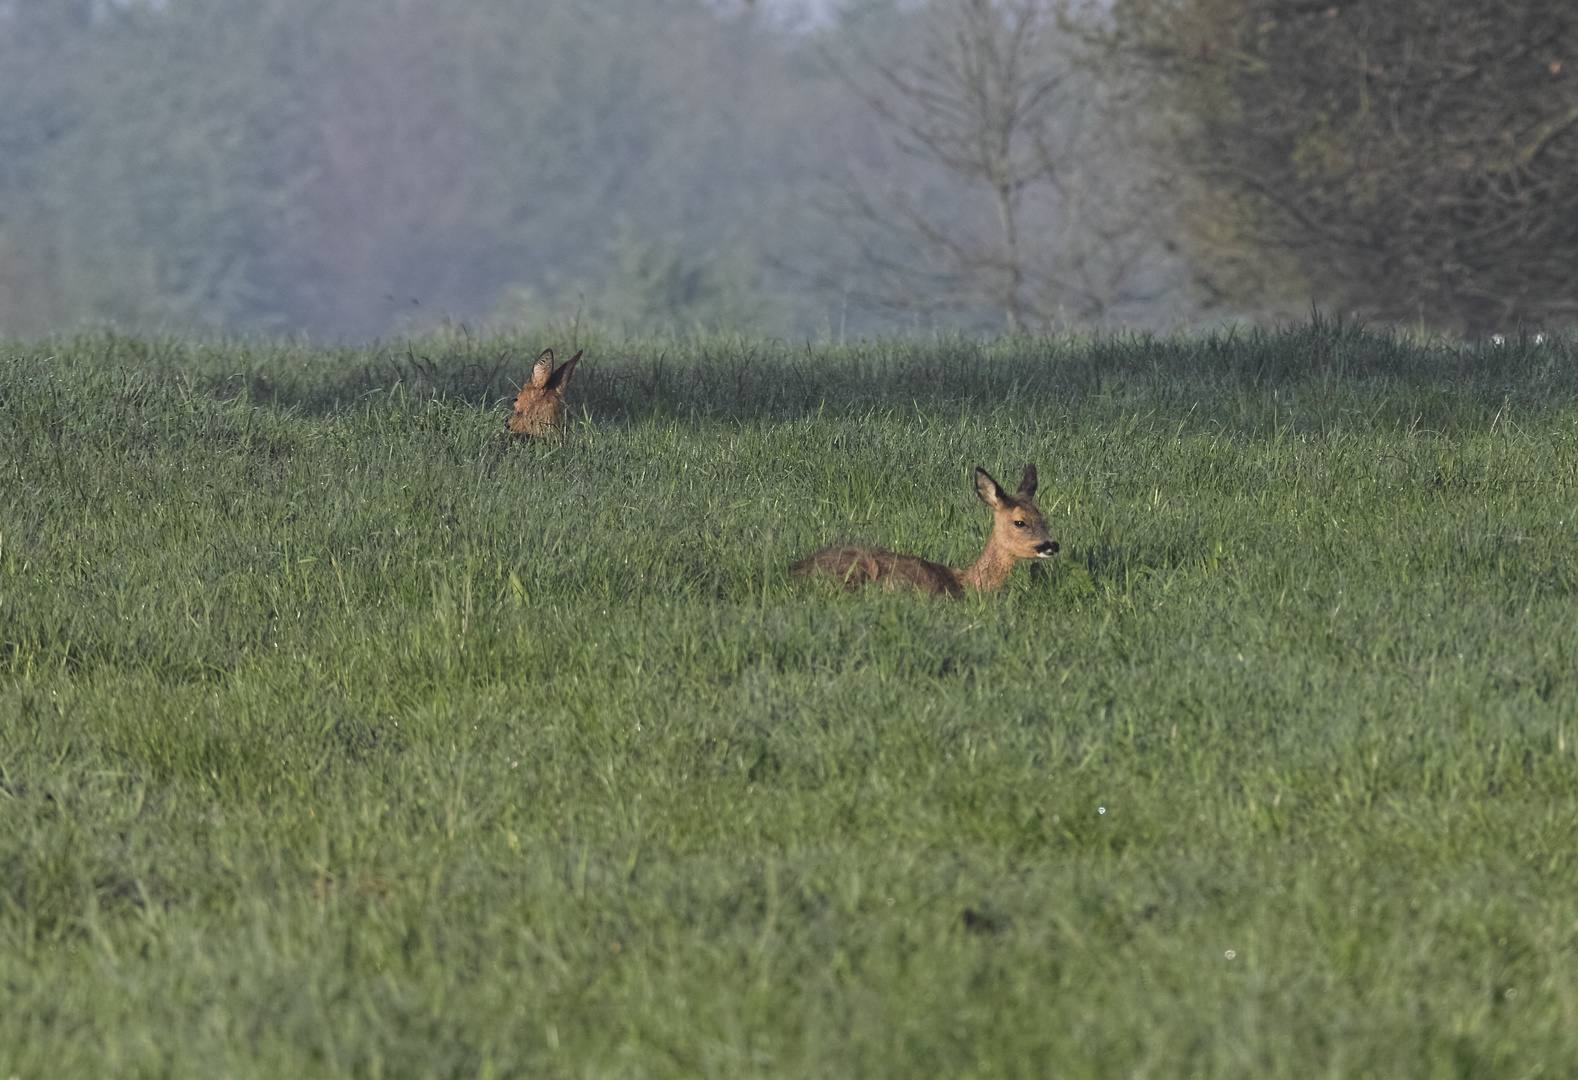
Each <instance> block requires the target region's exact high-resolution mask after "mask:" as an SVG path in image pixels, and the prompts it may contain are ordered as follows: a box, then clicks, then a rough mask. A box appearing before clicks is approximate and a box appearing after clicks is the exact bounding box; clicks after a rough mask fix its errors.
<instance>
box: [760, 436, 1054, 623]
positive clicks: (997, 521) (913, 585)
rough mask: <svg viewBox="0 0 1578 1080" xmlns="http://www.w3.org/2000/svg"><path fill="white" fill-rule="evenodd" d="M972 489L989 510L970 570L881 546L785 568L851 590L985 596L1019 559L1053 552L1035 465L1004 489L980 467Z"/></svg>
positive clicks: (844, 548)
mask: <svg viewBox="0 0 1578 1080" xmlns="http://www.w3.org/2000/svg"><path fill="white" fill-rule="evenodd" d="M975 491H976V494H978V495H979V496H980V497H981V501H982V502H984V503H986V505H987V506H990V507H991V508H992V535H991V536H989V537H988V538H987V540H986V550H984V551H982V552H981V557H980V558H979V559H977V560H976V561H975V564H974V565H973V566H968V567H963V568H960V569H957V570H956V569H953V568H951V567H947V566H943V565H942V564H941V563H934V562H928V561H927V560H925V559H921V558H917V557H916V556H914V555H900V554H897V553H896V552H892V551H887V550H884V549H883V548H872V547H857V546H853V545H840V546H834V547H828V548H823V549H822V550H821V551H818V552H817V553H816V554H814V555H811V556H809V557H807V558H804V559H801V560H800V561H799V562H797V563H795V564H794V565H793V566H791V567H790V568H789V570H790V572H791V573H793V574H794V575H795V576H796V577H798V578H807V577H812V576H819V575H826V576H828V577H831V578H833V579H834V580H836V581H839V582H841V583H842V584H843V586H844V588H846V589H849V590H850V591H851V592H853V591H854V590H855V589H858V588H860V586H862V585H864V584H866V583H867V582H875V583H876V584H878V585H880V586H881V587H882V588H884V589H901V588H910V589H918V590H920V591H921V592H924V593H930V594H931V595H933V596H962V595H963V594H964V590H965V587H966V586H969V587H970V588H973V589H979V590H980V591H982V592H990V591H991V590H993V589H997V588H1001V587H1002V585H1003V583H1004V582H1006V581H1007V580H1008V575H1009V573H1010V571H1012V570H1013V568H1014V563H1015V562H1016V561H1017V560H1019V559H1046V558H1050V557H1051V556H1053V555H1055V554H1056V553H1057V549H1058V546H1057V543H1056V541H1054V540H1053V539H1052V538H1051V536H1050V535H1049V534H1048V533H1047V523H1046V518H1045V517H1043V516H1042V514H1041V511H1040V509H1039V508H1038V507H1037V506H1036V504H1035V502H1034V501H1033V500H1034V498H1035V494H1036V467H1035V466H1034V465H1026V466H1025V473H1024V478H1023V479H1022V480H1020V482H1019V490H1018V491H1017V492H1015V493H1014V494H1013V495H1010V494H1008V493H1007V492H1006V491H1004V490H1003V489H1002V488H1001V487H1000V486H999V485H998V483H997V481H996V480H993V479H992V478H991V476H990V475H988V473H987V471H986V470H985V469H982V468H977V469H976V470H975Z"/></svg>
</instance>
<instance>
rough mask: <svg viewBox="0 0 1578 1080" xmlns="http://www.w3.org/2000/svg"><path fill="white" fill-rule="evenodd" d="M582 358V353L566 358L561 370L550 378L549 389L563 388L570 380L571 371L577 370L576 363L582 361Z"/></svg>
mask: <svg viewBox="0 0 1578 1080" xmlns="http://www.w3.org/2000/svg"><path fill="white" fill-rule="evenodd" d="M583 351H584V350H583ZM580 360H581V354H580V353H576V354H575V355H574V356H572V357H570V359H568V360H566V361H565V362H564V364H563V365H562V366H561V367H560V368H559V370H558V371H555V372H554V373H553V377H552V378H550V379H549V380H548V389H550V390H563V389H564V386H565V384H566V383H568V382H569V381H570V373H571V372H573V371H574V370H575V365H576V364H578V363H580Z"/></svg>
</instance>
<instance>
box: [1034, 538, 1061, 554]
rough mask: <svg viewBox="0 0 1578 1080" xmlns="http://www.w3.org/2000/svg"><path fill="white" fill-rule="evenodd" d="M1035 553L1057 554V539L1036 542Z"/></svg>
mask: <svg viewBox="0 0 1578 1080" xmlns="http://www.w3.org/2000/svg"><path fill="white" fill-rule="evenodd" d="M1036 554H1037V555H1056V554H1057V541H1056V540H1048V541H1046V542H1045V543H1041V544H1037V545H1036Z"/></svg>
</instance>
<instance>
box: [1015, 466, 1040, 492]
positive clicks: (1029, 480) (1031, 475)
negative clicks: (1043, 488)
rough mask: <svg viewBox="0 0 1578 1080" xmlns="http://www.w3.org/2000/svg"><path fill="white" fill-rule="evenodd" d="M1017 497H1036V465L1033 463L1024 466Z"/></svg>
mask: <svg viewBox="0 0 1578 1080" xmlns="http://www.w3.org/2000/svg"><path fill="white" fill-rule="evenodd" d="M1019 497H1020V498H1021V499H1033V498H1035V497H1036V467H1035V466H1034V465H1026V466H1025V475H1024V477H1023V478H1022V479H1021V480H1020V481H1019Z"/></svg>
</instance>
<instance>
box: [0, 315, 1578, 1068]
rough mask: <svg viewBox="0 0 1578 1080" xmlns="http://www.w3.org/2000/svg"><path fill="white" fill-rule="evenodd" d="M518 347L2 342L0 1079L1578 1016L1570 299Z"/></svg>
mask: <svg viewBox="0 0 1578 1080" xmlns="http://www.w3.org/2000/svg"><path fill="white" fill-rule="evenodd" d="M548 344H551V345H554V346H555V347H558V348H563V347H565V346H566V345H572V344H584V342H581V343H571V342H567V341H546V340H544V341H536V340H519V341H514V340H482V341H478V340H472V339H468V338H465V337H464V336H452V337H448V338H439V339H433V340H430V341H426V342H420V343H412V344H410V345H405V344H402V345H400V346H398V347H394V346H391V347H367V348H360V349H350V348H345V349H318V348H310V347H306V346H301V347H287V346H266V347H265V346H248V347H242V346H236V345H202V344H197V343H191V342H181V341H164V342H158V341H141V340H133V339H126V338H117V337H110V336H98V337H84V338H79V339H73V340H62V341H58V342H49V343H44V344H42V345H36V346H26V347H23V346H11V347H8V348H6V349H4V350H3V352H0V986H3V987H4V1007H3V1008H0V1076H11V1075H16V1076H18V1077H53V1076H64V1075H83V1076H138V1077H140V1076H150V1077H152V1076H179V1077H185V1076H231V1077H259V1078H263V1077H278V1076H281V1075H292V1076H301V1077H318V1076H323V1077H335V1076H353V1077H379V1076H381V1077H406V1076H409V1077H427V1076H443V1077H472V1076H499V1077H502V1076H520V1077H526V1076H530V1077H537V1076H566V1077H568V1076H603V1075H607V1076H675V1077H689V1076H716V1077H738V1076H807V1077H810V1076H815V1077H828V1076H850V1077H862V1078H865V1077H882V1076H894V1077H914V1076H920V1075H934V1076H962V1075H969V1076H982V1077H987V1076H1024V1075H1036V1076H1041V1075H1056V1076H1068V1077H1081V1076H1091V1077H1106V1076H1148V1077H1170V1076H1195V1075H1198V1076H1211V1077H1246V1078H1247V1077H1304V1076H1311V1077H1313V1076H1333V1075H1336V1076H1367V1075H1368V1076H1386V1077H1394V1076H1419V1077H1459V1076H1460V1077H1475V1076H1487V1077H1489V1076H1495V1077H1501V1076H1530V1075H1544V1076H1560V1075H1566V1074H1568V1073H1571V1072H1573V1071H1575V1068H1578V966H1575V964H1574V963H1573V957H1574V949H1575V946H1578V865H1575V852H1578V762H1575V758H1574V754H1575V748H1574V740H1575V738H1578V681H1575V680H1578V660H1575V656H1578V600H1575V589H1578V351H1575V349H1574V346H1573V343H1572V342H1571V341H1555V342H1549V343H1545V344H1541V345H1538V346H1536V345H1535V344H1534V343H1532V342H1527V341H1524V342H1518V343H1514V344H1511V345H1509V346H1507V347H1505V348H1502V349H1491V350H1481V349H1476V348H1467V347H1451V346H1447V345H1441V344H1436V345H1420V344H1413V343H1409V342H1406V341H1404V340H1401V339H1398V338H1394V337H1390V336H1387V335H1383V334H1373V333H1365V332H1362V331H1358V330H1354V329H1351V328H1344V327H1341V326H1334V325H1330V324H1316V325H1313V326H1309V327H1303V328H1297V329H1291V330H1288V331H1285V332H1281V333H1277V334H1249V335H1236V336H1235V335H1229V334H1223V335H1216V336H1207V337H1195V338H1180V339H1177V340H1165V341H1163V340H1149V339H1132V340H1126V339H1103V340H1086V339H1067V340H1062V339H1059V340H1013V341H1001V342H992V343H985V344H982V343H974V342H969V341H964V340H957V341H948V340H940V341H882V342H874V343H867V344H861V345H857V346H850V347H847V348H814V347H813V348H806V347H804V346H801V347H798V348H797V347H794V346H791V345H788V344H780V343H762V342H752V341H743V340H725V339H716V340H698V341H688V342H687V341H675V342H653V343H645V344H636V345H620V344H615V343H610V342H603V341H594V342H593V344H594V346H595V347H594V348H593V349H591V350H589V352H588V360H587V362H585V363H584V364H583V366H582V369H581V371H580V373H579V374H578V377H577V381H576V383H575V384H574V385H573V386H572V388H571V395H570V396H571V404H572V412H573V413H574V414H575V415H576V418H577V419H576V421H575V423H574V425H573V426H572V430H571V432H570V434H569V436H568V437H567V438H566V439H565V440H564V441H562V442H559V443H552V444H542V445H529V446H523V445H510V444H506V443H504V442H503V441H502V440H501V439H500V438H499V434H500V432H501V430H502V416H501V414H500V413H499V411H497V409H496V405H497V404H498V402H499V401H500V400H501V399H502V398H504V397H507V396H508V395H509V394H510V392H511V386H510V380H511V379H512V378H513V379H519V378H521V377H523V375H524V373H525V371H526V368H527V366H528V362H529V357H530V356H533V355H535V350H536V349H537V348H540V347H542V346H543V345H548ZM1027 461H1034V462H1036V463H1037V464H1038V465H1039V467H1040V472H1041V477H1042V488H1041V493H1040V495H1039V496H1038V502H1039V503H1040V505H1041V506H1042V508H1043V510H1044V511H1046V513H1047V516H1048V518H1049V521H1050V522H1051V523H1052V525H1053V529H1054V532H1055V534H1056V535H1058V538H1059V539H1060V541H1061V542H1062V545H1063V550H1064V555H1063V556H1062V557H1061V558H1060V559H1059V561H1058V563H1057V564H1056V565H1055V566H1053V567H1050V568H1047V569H1046V572H1044V573H1040V574H1036V575H1032V574H1031V573H1030V572H1029V571H1028V570H1027V569H1023V568H1022V569H1020V570H1018V571H1016V574H1015V577H1014V579H1013V581H1012V582H1011V584H1010V585H1009V587H1008V588H1007V589H1006V590H1004V591H1003V592H1002V593H1000V594H997V595H993V596H987V597H979V596H972V597H968V598H966V599H964V600H962V601H958V602H951V603H950V602H939V601H935V600H930V599H926V598H922V597H918V596H908V595H882V594H869V595H868V594H857V595H854V596H846V595H843V594H840V593H837V592H836V591H835V590H833V589H830V588H825V587H819V586H817V585H796V584H793V583H791V582H790V581H789V579H788V577H787V574H786V568H787V565H788V563H789V562H790V561H792V560H793V559H794V558H797V557H799V556H801V555H803V554H805V553H806V552H808V551H809V550H811V549H813V548H814V547H817V546H819V545H821V544H823V543H827V542H831V541H836V540H844V539H850V540H862V541H870V542H875V543H881V544H884V545H888V546H892V547H895V548H898V549H900V550H906V551H912V552H915V553H918V554H921V555H924V556H926V557H929V558H936V559H942V560H945V561H951V562H953V563H955V564H959V563H963V562H966V561H968V560H970V559H972V558H973V557H974V555H975V554H977V553H978V550H979V545H980V543H981V541H982V539H983V537H984V533H985V528H986V523H987V515H986V512H985V510H984V508H982V507H981V506H980V504H979V503H978V502H977V501H976V499H975V496H974V494H973V492H972V490H971V488H970V483H969V475H970V470H971V468H972V467H973V466H974V465H976V464H982V465H985V466H986V467H987V468H988V469H989V470H991V471H993V472H994V473H995V474H996V475H998V477H999V479H1005V478H1006V479H1010V480H1011V479H1012V478H1013V477H1016V476H1017V473H1018V470H1019V469H1020V468H1021V467H1022V466H1023V464H1024V463H1025V462H1027Z"/></svg>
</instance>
